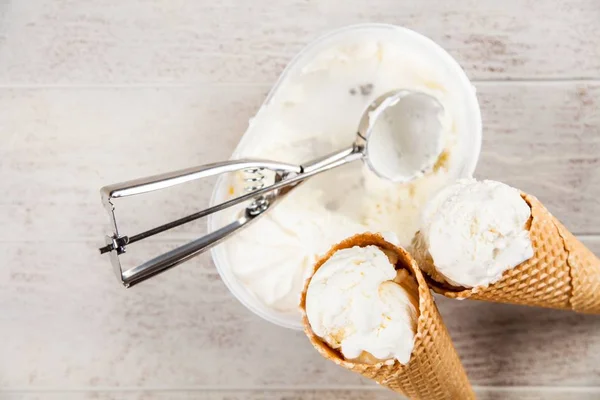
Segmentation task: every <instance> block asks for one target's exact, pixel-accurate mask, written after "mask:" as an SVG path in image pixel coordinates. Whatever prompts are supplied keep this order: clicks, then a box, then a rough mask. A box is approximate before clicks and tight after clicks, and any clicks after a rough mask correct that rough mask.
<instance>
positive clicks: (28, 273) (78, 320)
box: [0, 240, 600, 388]
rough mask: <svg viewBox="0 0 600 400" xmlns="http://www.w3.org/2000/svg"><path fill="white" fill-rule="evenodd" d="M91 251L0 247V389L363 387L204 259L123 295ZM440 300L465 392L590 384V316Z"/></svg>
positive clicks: (136, 255)
mask: <svg viewBox="0 0 600 400" xmlns="http://www.w3.org/2000/svg"><path fill="white" fill-rule="evenodd" d="M96 243H97V242H88V243H85V242H74V243H69V242H60V241H58V240H57V241H55V242H48V243H41V242H32V243H28V242H21V243H19V242H13V243H6V242H5V243H0V257H1V259H2V260H3V268H2V269H0V304H2V309H3V312H2V313H1V314H0V326H2V344H1V345H0V359H2V360H10V363H0V387H4V388H11V387H32V388H44V387H49V386H50V387H85V386H90V385H92V386H99V387H113V386H125V387H139V386H150V387H189V386H194V387H202V386H208V387H215V386H216V387H223V388H227V387H231V386H229V385H232V379H234V378H233V377H235V379H234V383H235V385H236V387H248V386H257V385H258V386H263V387H270V386H282V385H290V386H305V385H315V386H327V385H335V386H336V387H343V386H345V385H350V386H360V385H370V383H369V382H367V381H366V380H364V379H362V378H360V377H359V376H358V375H354V374H352V373H350V372H348V371H345V370H343V369H341V368H339V367H337V366H336V365H334V364H333V363H330V362H328V361H327V360H325V359H322V358H321V357H320V356H319V355H318V353H317V352H316V351H315V350H314V349H313V348H312V347H311V345H310V344H309V342H308V340H307V339H306V338H305V337H304V334H303V333H301V332H294V331H290V330H285V329H282V328H278V327H276V326H274V325H271V324H269V323H268V322H265V321H263V320H261V319H260V318H258V317H256V316H254V315H253V314H251V313H250V312H249V311H248V310H246V309H245V308H244V307H243V306H242V305H241V304H239V303H238V302H237V301H236V300H235V299H234V298H233V297H232V296H231V294H230V293H229V292H228V290H227V288H226V287H225V286H224V285H223V283H222V282H221V280H220V278H219V276H218V274H217V272H216V270H215V268H214V265H213V263H212V261H211V260H210V257H209V255H208V254H205V255H202V256H200V257H198V258H195V259H193V260H191V261H189V262H188V263H186V264H185V265H182V266H181V267H178V268H176V269H174V270H172V271H169V272H167V273H165V274H163V275H161V276H159V277H156V278H155V279H154V280H151V281H148V282H146V283H144V284H141V285H139V286H136V287H135V288H133V289H129V290H126V289H124V288H122V287H121V286H120V284H118V283H117V281H116V279H115V277H114V276H113V274H112V268H111V266H110V263H109V262H108V260H107V259H106V258H103V257H101V256H99V255H98V254H97V253H96V251H95V247H96ZM175 244H177V243H176V242H152V243H146V245H148V246H153V247H154V250H156V251H165V250H166V249H168V248H170V247H171V246H174V245H175ZM144 250H145V249H141V252H138V249H136V251H132V252H131V254H130V257H131V259H130V261H131V262H139V261H142V260H143V254H142V253H143V252H144ZM438 304H439V307H440V311H441V313H442V316H443V317H444V319H445V321H446V323H447V325H448V329H449V331H450V334H451V336H452V338H453V340H454V341H455V345H456V347H457V349H458V352H459V354H460V356H461V358H462V360H463V362H464V364H465V367H466V369H467V371H468V373H469V376H470V378H471V380H472V382H473V383H474V384H476V385H486V386H500V385H518V386H520V385H539V386H556V385H566V386H600V378H599V377H600V356H599V355H600V337H599V336H598V335H595V334H593V333H594V332H598V331H600V319H599V318H598V317H597V316H589V315H588V316H586V315H578V314H575V313H571V312H561V311H555V310H543V309H536V308H527V307H516V306H507V305H497V304H488V303H481V302H475V301H464V302H460V301H452V300H448V299H443V298H440V299H438ZM24 371H25V372H24Z"/></svg>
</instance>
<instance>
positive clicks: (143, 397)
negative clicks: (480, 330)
mask: <svg viewBox="0 0 600 400" xmlns="http://www.w3.org/2000/svg"><path fill="white" fill-rule="evenodd" d="M476 392H477V398H478V399H479V400H597V399H598V395H599V393H598V392H596V391H594V392H592V393H585V392H582V391H581V390H577V389H572V390H557V391H549V390H544V389H535V388H531V389H528V388H527V389H508V390H496V389H494V388H492V389H478V390H476ZM0 394H1V392H0ZM2 398H3V399H5V400H58V399H60V400H72V399H73V400H74V399H77V400H88V399H89V400H92V399H93V400H110V399H115V398H118V399H120V400H166V399H168V400H339V399H343V400H388V399H389V400H392V399H394V400H398V399H402V398H404V397H403V396H400V395H398V394H397V393H394V392H391V391H388V390H385V389H379V388H373V389H372V390H360V389H357V390H301V389H300V390H239V391H228V390H224V391H198V390H196V391H185V390H181V391H179V390H166V391H140V392H133V393H132V392H127V391H119V390H118V389H117V390H114V391H93V392H84V391H78V392H58V393H57V392H54V393H53V392H38V393H11V394H6V395H5V397H2Z"/></svg>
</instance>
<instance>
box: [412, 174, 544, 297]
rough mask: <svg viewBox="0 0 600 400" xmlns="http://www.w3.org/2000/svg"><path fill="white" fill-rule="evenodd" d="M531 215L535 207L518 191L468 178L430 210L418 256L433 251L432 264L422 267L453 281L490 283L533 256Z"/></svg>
mask: <svg viewBox="0 0 600 400" xmlns="http://www.w3.org/2000/svg"><path fill="white" fill-rule="evenodd" d="M530 218H531V209H530V207H529V205H528V204H527V203H526V202H525V200H523V198H522V197H521V194H520V192H519V191H518V190H517V189H514V188H512V187H510V186H508V185H505V184H503V183H500V182H495V181H489V180H486V181H476V180H474V179H462V180H459V181H457V182H456V183H454V184H453V185H450V186H447V187H446V188H444V189H442V190H441V191H440V192H439V193H438V194H437V195H436V196H434V197H433V198H432V199H431V200H430V201H429V202H428V204H427V205H426V207H425V208H424V210H423V214H422V221H421V229H420V232H419V234H418V239H417V240H415V249H414V252H415V256H416V257H417V258H420V256H421V257H422V256H423V254H424V253H428V254H427V257H430V260H431V262H430V263H428V262H422V263H420V265H421V267H422V268H423V269H425V270H426V272H427V273H428V274H430V275H432V276H434V277H435V276H436V275H437V278H438V279H439V278H441V279H443V280H445V281H447V282H448V283H450V284H451V285H455V286H462V287H476V286H484V285H488V284H490V283H494V282H496V281H497V280H499V279H500V278H501V277H502V274H503V273H504V271H506V270H509V269H511V268H513V267H515V266H517V265H519V264H520V263H522V262H523V261H526V260H528V259H529V258H531V257H532V256H533V247H532V243H531V239H530V237H529V231H528V226H527V225H528V224H529V220H530ZM431 268H435V271H432V270H428V269H431Z"/></svg>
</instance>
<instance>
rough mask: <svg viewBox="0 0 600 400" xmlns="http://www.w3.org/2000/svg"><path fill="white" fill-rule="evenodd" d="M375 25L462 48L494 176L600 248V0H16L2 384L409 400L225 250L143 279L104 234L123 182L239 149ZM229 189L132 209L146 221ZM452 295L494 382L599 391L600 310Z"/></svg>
mask: <svg viewBox="0 0 600 400" xmlns="http://www.w3.org/2000/svg"><path fill="white" fill-rule="evenodd" d="M367 21H375V22H387V23H393V24H398V25H403V26H407V27H409V28H413V29H415V30H417V31H419V32H421V33H423V34H425V35H427V36H429V37H431V38H432V39H433V40H435V41H437V42H438V43H440V44H441V45H442V46H443V47H445V48H446V49H447V50H448V51H449V52H450V53H451V54H452V55H453V56H454V57H456V58H457V59H458V61H459V62H460V63H461V65H462V66H463V67H464V68H465V70H466V71H467V73H468V75H469V76H470V77H471V78H472V79H473V82H474V84H475V86H476V87H477V90H478V96H479V99H480V102H481V106H482V112H483V121H484V140H483V150H482V154H481V161H480V164H479V166H478V170H477V176H478V177H485V178H491V179H498V180H502V181H505V182H507V183H509V184H512V185H514V186H517V187H519V188H521V189H523V190H525V191H527V192H530V193H533V194H536V195H537V196H538V197H539V198H540V199H541V200H542V201H543V202H544V203H545V204H546V205H547V207H548V208H549V209H550V210H551V211H552V212H553V213H554V214H555V215H556V216H557V217H558V218H559V219H561V220H562V221H563V222H564V224H565V225H566V226H567V227H568V228H569V229H571V230H572V231H573V232H574V233H576V234H577V235H578V236H579V237H580V238H581V240H582V241H584V242H585V243H586V244H587V245H589V246H590V248H591V249H592V250H593V251H595V252H596V254H600V202H599V200H598V198H599V197H600V1H598V0H536V1H529V0H505V1H503V2H498V1H497V0H482V1H476V0H460V1H444V0H426V1H414V0H377V1H366V0H362V1H359V0H327V1H317V0H313V1H311V0H289V1H277V2H275V1H267V0H253V1H243V0H237V1H234V0H224V1H219V2H215V1H192V0H189V1H184V0H171V1H167V0H162V1H161V0H144V1H142V0H131V1H121V0H97V1H91V0H87V1H83V0H77V1H75V0H36V1H17V0H0V110H1V111H0V139H1V141H2V144H1V145H0V188H1V190H2V198H1V199H0V227H2V229H0V388H1V389H0V397H1V398H7V399H25V400H32V399H47V398H50V399H80V398H89V399H108V398H121V399H127V400H129V399H141V398H143V399H146V398H147V399H172V398H175V399H210V400H216V399H220V400H224V399H270V400H272V399H301V400H304V399H338V398H345V399H353V400H365V399H391V398H396V397H395V395H394V394H392V393H391V392H387V391H385V390H383V389H381V388H379V387H377V386H376V385H374V384H372V383H371V382H368V381H366V380H363V379H362V378H360V377H359V376H356V375H354V374H352V373H350V372H347V371H345V370H342V369H339V368H337V367H336V366H335V365H333V364H330V363H329V362H327V361H326V360H324V359H321V358H320V356H319V355H318V354H317V353H316V352H315V351H314V350H313V349H312V347H311V346H310V344H309V343H308V341H307V340H306V338H305V337H304V335H303V334H302V333H301V332H294V331H289V330H285V329H282V328H279V327H276V326H273V325H271V324H269V323H267V322H265V321H263V320H261V319H259V318H258V317H256V316H254V315H253V314H251V313H250V312H249V311H247V310H246V309H245V308H244V307H243V306H242V305H241V304H240V303H238V302H237V301H236V300H235V299H234V298H233V297H232V296H231V295H230V294H229V292H228V291H227V288H226V287H225V286H224V284H223V283H222V282H221V280H220V279H219V276H218V274H217V272H216V271H215V268H214V265H213V263H212V261H211V259H210V256H209V255H203V256H200V257H198V258H196V259H194V260H193V261H191V262H189V263H186V264H184V265H183V266H181V267H179V268H176V269H174V270H172V271H170V272H168V273H166V274H163V275H162V276H159V277H157V278H155V279H154V280H152V281H149V282H147V283H145V284H143V285H140V286H138V287H136V288H134V289H131V290H125V289H123V288H122V287H121V286H120V285H118V284H117V282H116V280H115V278H114V276H113V274H112V271H111V268H110V266H109V262H108V260H107V259H106V258H104V257H100V256H99V255H98V253H97V250H96V248H97V247H98V245H99V244H101V241H102V239H101V238H102V235H103V233H104V228H105V227H106V224H107V216H106V215H105V212H104V210H103V208H102V207H101V204H100V201H99V195H98V189H99V188H100V187H101V186H102V185H104V184H107V183H112V182H116V181H120V180H126V179H130V178H134V177H138V176H145V175H149V174H154V173H159V172H163V171H168V170H172V169H177V168H182V167H186V166H191V165H197V164H202V163H207V162H213V161H217V160H222V159H226V158H228V157H229V156H230V154H231V152H232V150H233V148H234V146H235V145H236V143H237V141H238V140H239V138H240V136H241V135H242V133H243V132H244V130H245V128H246V126H247V123H248V119H249V118H250V117H251V116H252V115H253V114H254V113H255V112H256V110H257V109H258V107H259V106H260V104H261V103H262V101H263V99H264V98H265V95H266V94H267V92H268V90H269V89H270V87H271V85H272V83H273V82H274V81H275V79H276V78H277V76H278V75H279V73H280V72H281V71H282V69H283V68H284V66H285V65H286V63H287V62H288V61H289V60H290V59H291V58H292V57H293V55H294V54H295V53H297V52H298V51H299V50H300V49H301V48H302V47H303V46H304V45H305V44H306V43H307V42H309V41H311V40H312V39H314V38H315V37H316V36H318V35H319V34H322V33H324V32H326V31H328V30H331V29H334V28H337V27H340V26H343V25H347V24H351V23H358V22H367ZM211 185H212V182H205V183H203V184H195V185H189V186H192V187H191V188H185V189H182V188H180V189H177V190H176V191H174V192H173V193H174V194H173V195H172V196H171V197H167V196H166V195H163V194H157V195H156V196H150V197H149V198H148V199H147V200H144V202H143V203H138V204H136V205H135V206H133V207H130V209H129V210H130V211H131V213H132V214H133V215H134V216H133V217H131V218H130V219H129V220H128V221H127V223H128V224H129V225H128V226H129V227H132V228H131V230H129V231H133V230H134V228H139V227H143V226H149V225H153V224H154V223H157V222H160V221H165V220H166V219H169V218H173V217H176V216H181V215H184V214H185V213H186V212H189V211H192V210H196V209H198V208H200V207H204V206H206V205H207V203H208V196H209V193H210V188H211ZM123 213H125V211H124V212H123ZM204 231H205V226H204V224H202V223H197V224H194V226H192V227H188V228H186V229H184V230H180V231H178V232H176V233H173V234H169V235H167V236H165V237H162V238H161V239H152V240H151V241H149V242H147V243H145V245H140V247H136V248H135V249H134V248H133V247H132V248H131V251H132V254H130V255H129V258H130V260H128V262H135V261H140V260H142V259H143V256H144V255H146V256H147V254H148V251H161V250H164V249H167V248H171V247H173V246H174V245H176V244H179V243H183V242H185V241H186V240H188V239H190V238H193V237H196V235H197V234H198V233H199V232H204ZM144 246H146V247H144ZM144 249H145V250H146V253H144ZM140 253H144V254H140ZM438 303H439V307H440V310H441V313H442V315H443V316H444V318H445V321H446V322H447V324H448V327H449V330H450V333H451V335H452V338H453V339H454V342H455V344H456V347H457V349H458V352H459V354H460V356H461V358H462V360H463V362H464V365H465V367H466V369H467V372H468V374H469V376H470V378H471V380H472V382H473V384H474V385H475V387H476V390H477V392H478V393H479V395H480V398H481V399H538V398H544V399H551V400H555V399H597V398H600V318H598V317H594V316H584V315H577V314H574V313H570V312H559V311H552V310H543V309H534V308H526V307H516V306H507V305H494V304H486V303H479V302H469V301H465V302H456V301H447V300H445V299H439V301H438Z"/></svg>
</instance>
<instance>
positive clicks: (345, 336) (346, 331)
mask: <svg viewBox="0 0 600 400" xmlns="http://www.w3.org/2000/svg"><path fill="white" fill-rule="evenodd" d="M404 272H405V271H404ZM396 278H397V276H396V270H395V268H394V265H393V264H392V263H391V262H390V260H389V259H388V256H387V255H386V254H385V253H384V252H383V251H382V250H380V249H379V248H378V247H377V246H367V247H352V248H349V249H343V250H339V251H337V252H336V253H335V254H333V256H332V257H331V258H329V259H328V260H327V261H326V262H325V263H324V264H323V265H322V266H321V267H320V268H319V269H318V270H317V271H316V272H315V274H314V276H313V277H312V279H311V281H310V283H309V286H308V289H307V292H306V316H307V318H308V321H309V323H310V326H311V328H312V330H313V332H314V333H315V334H316V335H317V336H319V337H320V338H321V339H323V340H324V341H325V342H326V343H327V344H328V345H329V346H330V347H332V348H333V349H339V350H340V351H341V353H342V354H343V356H344V357H345V358H346V359H362V360H365V359H366V360H369V359H370V358H371V357H370V356H372V357H375V358H376V359H378V360H381V361H385V360H391V359H396V360H398V361H399V362H400V363H402V364H406V363H408V361H409V359H410V354H411V352H412V350H413V346H414V341H415V333H416V329H417V317H418V315H417V307H418V303H417V300H416V299H417V297H416V296H417V294H416V286H413V287H412V289H413V290H415V292H413V293H409V292H408V291H407V288H411V285H405V286H404V287H403V286H401V285H400V284H398V283H396V282H395V281H394V279H396ZM401 278H404V279H411V278H410V277H409V276H407V275H405V276H401ZM364 352H366V353H368V354H364Z"/></svg>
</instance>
